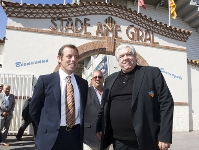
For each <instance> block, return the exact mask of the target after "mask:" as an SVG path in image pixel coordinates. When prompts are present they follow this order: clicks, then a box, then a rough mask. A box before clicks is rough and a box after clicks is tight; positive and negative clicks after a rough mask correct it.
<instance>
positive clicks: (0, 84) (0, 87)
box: [0, 83, 3, 93]
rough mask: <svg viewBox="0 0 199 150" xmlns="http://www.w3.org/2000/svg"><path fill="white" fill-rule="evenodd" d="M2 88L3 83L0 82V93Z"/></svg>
mask: <svg viewBox="0 0 199 150" xmlns="http://www.w3.org/2000/svg"><path fill="white" fill-rule="evenodd" d="M2 90H3V84H2V83H0V93H1V92H2Z"/></svg>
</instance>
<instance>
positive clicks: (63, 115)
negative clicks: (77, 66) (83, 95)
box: [59, 69, 80, 126]
mask: <svg viewBox="0 0 199 150" xmlns="http://www.w3.org/2000/svg"><path fill="white" fill-rule="evenodd" d="M67 76H71V83H72V85H73V89H74V98H75V119H76V121H75V124H80V94H79V88H78V86H77V82H76V79H75V76H74V73H72V74H70V75H68V74H66V73H65V72H64V71H63V70H61V69H59V77H60V89H61V122H60V126H66V83H67V78H66V77H67Z"/></svg>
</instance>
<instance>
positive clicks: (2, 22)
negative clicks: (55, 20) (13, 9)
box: [0, 0, 72, 39]
mask: <svg viewBox="0 0 199 150" xmlns="http://www.w3.org/2000/svg"><path fill="white" fill-rule="evenodd" d="M21 1H22V3H26V4H39V3H40V4H63V3H64V0H12V2H17V3H21ZM71 2H72V0H65V3H71ZM6 25H7V16H6V14H5V12H4V10H3V8H2V6H1V5H0V39H3V38H4V37H5V36H6Z"/></svg>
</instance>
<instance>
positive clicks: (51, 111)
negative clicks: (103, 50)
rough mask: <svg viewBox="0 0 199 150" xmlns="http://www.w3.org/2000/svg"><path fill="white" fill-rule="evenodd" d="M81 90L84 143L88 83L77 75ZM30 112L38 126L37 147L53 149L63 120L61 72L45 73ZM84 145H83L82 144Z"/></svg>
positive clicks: (81, 123)
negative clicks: (84, 116)
mask: <svg viewBox="0 0 199 150" xmlns="http://www.w3.org/2000/svg"><path fill="white" fill-rule="evenodd" d="M75 79H76V82H77V85H78V88H79V92H80V130H81V131H80V133H81V135H80V136H81V142H82V143H83V115H84V109H85V105H86V100H87V93H88V83H87V81H86V80H84V79H82V78H81V77H78V76H76V75H75ZM29 112H30V115H31V118H32V119H33V121H34V122H35V124H36V125H37V126H38V131H37V136H36V141H35V144H36V147H37V148H38V149H39V150H50V149H52V147H53V145H54V143H55V141H56V139H57V136H58V133H59V132H58V131H59V128H60V120H61V89H60V77H59V72H54V73H52V74H49V75H43V76H40V77H39V78H38V81H37V84H36V85H35V89H34V93H33V96H32V101H31V103H30V107H29ZM82 147H83V145H82Z"/></svg>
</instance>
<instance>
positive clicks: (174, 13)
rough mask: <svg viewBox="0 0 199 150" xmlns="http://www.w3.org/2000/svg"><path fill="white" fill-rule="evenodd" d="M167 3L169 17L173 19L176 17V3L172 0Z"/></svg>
mask: <svg viewBox="0 0 199 150" xmlns="http://www.w3.org/2000/svg"><path fill="white" fill-rule="evenodd" d="M169 5H170V13H171V17H172V18H173V19H176V17H177V14H176V10H175V9H176V4H175V2H174V0H169Z"/></svg>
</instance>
